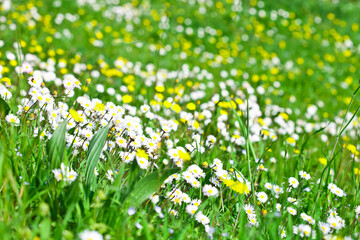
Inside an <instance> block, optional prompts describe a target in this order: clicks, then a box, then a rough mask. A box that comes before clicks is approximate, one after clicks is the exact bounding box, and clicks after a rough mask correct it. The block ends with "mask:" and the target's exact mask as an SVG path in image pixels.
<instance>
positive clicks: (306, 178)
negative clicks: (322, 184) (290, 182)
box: [299, 171, 311, 180]
mask: <svg viewBox="0 0 360 240" xmlns="http://www.w3.org/2000/svg"><path fill="white" fill-rule="evenodd" d="M299 175H300V177H301V178H303V179H305V180H309V179H310V178H311V176H310V174H308V173H307V172H305V171H300V172H299Z"/></svg>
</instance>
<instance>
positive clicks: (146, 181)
mask: <svg viewBox="0 0 360 240" xmlns="http://www.w3.org/2000/svg"><path fill="white" fill-rule="evenodd" d="M178 171H179V169H174V168H173V169H166V170H164V171H156V172H153V173H151V174H149V175H147V176H146V177H144V178H143V179H141V180H140V181H139V182H137V183H136V184H135V186H134V188H133V190H132V191H131V193H130V196H129V198H128V200H129V204H130V205H131V206H132V207H137V206H138V205H139V204H141V203H142V202H143V201H145V200H146V199H148V198H149V197H150V196H151V194H153V193H154V192H155V191H156V190H157V189H158V188H159V187H160V186H161V184H162V183H163V182H164V181H165V179H166V178H168V177H169V176H170V175H172V174H174V173H176V172H178Z"/></svg>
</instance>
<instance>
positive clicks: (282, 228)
mask: <svg viewBox="0 0 360 240" xmlns="http://www.w3.org/2000/svg"><path fill="white" fill-rule="evenodd" d="M279 232H280V236H281V238H286V231H285V227H284V226H279Z"/></svg>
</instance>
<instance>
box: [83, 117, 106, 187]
mask: <svg viewBox="0 0 360 240" xmlns="http://www.w3.org/2000/svg"><path fill="white" fill-rule="evenodd" d="M109 128H110V125H109V124H108V125H106V126H105V127H103V128H102V129H100V130H98V132H97V133H96V134H95V135H94V137H93V138H92V139H91V141H90V145H89V149H88V153H87V158H86V167H85V184H86V185H87V186H90V189H92V190H93V189H94V188H95V185H96V181H95V180H96V179H95V173H94V169H95V167H96V165H97V163H98V160H99V157H100V154H101V152H102V150H103V147H104V144H105V140H106V137H107V135H108V132H109Z"/></svg>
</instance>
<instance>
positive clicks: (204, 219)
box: [195, 211, 210, 225]
mask: <svg viewBox="0 0 360 240" xmlns="http://www.w3.org/2000/svg"><path fill="white" fill-rule="evenodd" d="M195 219H196V221H198V222H199V223H201V224H203V225H207V224H209V223H210V220H209V218H208V217H207V216H205V215H204V214H203V213H202V211H199V212H198V213H197V214H196V215H195Z"/></svg>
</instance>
